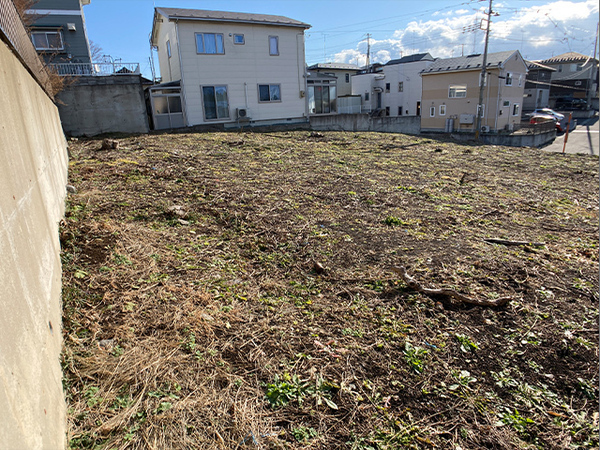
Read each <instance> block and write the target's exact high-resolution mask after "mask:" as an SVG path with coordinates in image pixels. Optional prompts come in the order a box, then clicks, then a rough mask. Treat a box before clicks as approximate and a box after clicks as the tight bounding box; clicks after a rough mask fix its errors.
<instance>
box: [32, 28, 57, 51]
mask: <svg viewBox="0 0 600 450" xmlns="http://www.w3.org/2000/svg"><path fill="white" fill-rule="evenodd" d="M31 41H32V42H33V46H34V47H35V49H36V50H64V48H65V46H64V44H63V38H62V33H61V32H60V31H34V32H33V33H31Z"/></svg>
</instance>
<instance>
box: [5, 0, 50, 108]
mask: <svg viewBox="0 0 600 450" xmlns="http://www.w3.org/2000/svg"><path fill="white" fill-rule="evenodd" d="M0 35H1V36H0V38H2V39H3V40H5V41H6V42H7V43H8V44H9V45H10V47H12V49H13V51H14V52H15V53H16V54H17V55H18V57H19V59H20V60H21V61H22V62H23V64H24V65H25V67H26V68H27V69H28V70H29V72H30V73H31V74H32V75H33V76H34V77H35V79H36V80H37V82H38V83H39V84H40V86H42V88H43V89H44V90H45V91H46V93H47V94H48V95H50V96H51V97H53V96H54V89H53V87H52V83H51V82H50V75H49V74H48V71H47V70H46V67H44V64H43V63H42V61H41V60H40V58H39V57H38V54H37V52H36V51H35V48H34V47H33V44H32V42H31V39H30V38H29V35H28V34H27V31H26V30H25V26H24V25H23V22H22V21H21V18H20V17H19V14H18V13H17V10H16V8H15V5H14V4H13V2H12V1H11V0H0Z"/></svg>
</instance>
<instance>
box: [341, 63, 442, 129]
mask: <svg viewBox="0 0 600 450" xmlns="http://www.w3.org/2000/svg"><path fill="white" fill-rule="evenodd" d="M433 61H434V58H433V57H432V56H431V55H430V54H429V53H417V54H414V55H408V56H404V57H402V58H399V59H393V60H391V61H389V62H388V63H387V64H385V65H383V66H381V67H379V68H377V69H374V70H376V72H375V73H370V72H367V73H361V74H358V75H355V76H353V77H352V93H353V94H354V95H361V96H362V104H363V108H364V110H365V111H380V112H381V114H382V115H385V116H394V117H397V116H418V115H420V113H421V76H420V73H421V72H422V71H423V70H425V69H426V68H427V67H429V66H430V65H431V64H433Z"/></svg>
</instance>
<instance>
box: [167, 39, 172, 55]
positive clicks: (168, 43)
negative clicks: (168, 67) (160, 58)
mask: <svg viewBox="0 0 600 450" xmlns="http://www.w3.org/2000/svg"><path fill="white" fill-rule="evenodd" d="M167 56H168V57H169V58H170V57H171V41H167Z"/></svg>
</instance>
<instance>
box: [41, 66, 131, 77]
mask: <svg viewBox="0 0 600 450" xmlns="http://www.w3.org/2000/svg"><path fill="white" fill-rule="evenodd" d="M48 66H49V68H50V69H51V70H53V71H55V72H56V73H57V74H58V75H60V76H69V77H76V76H97V77H101V76H107V75H132V74H139V73H140V65H139V64H138V63H121V62H119V63H117V62H114V63H91V64H88V63H61V64H48Z"/></svg>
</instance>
